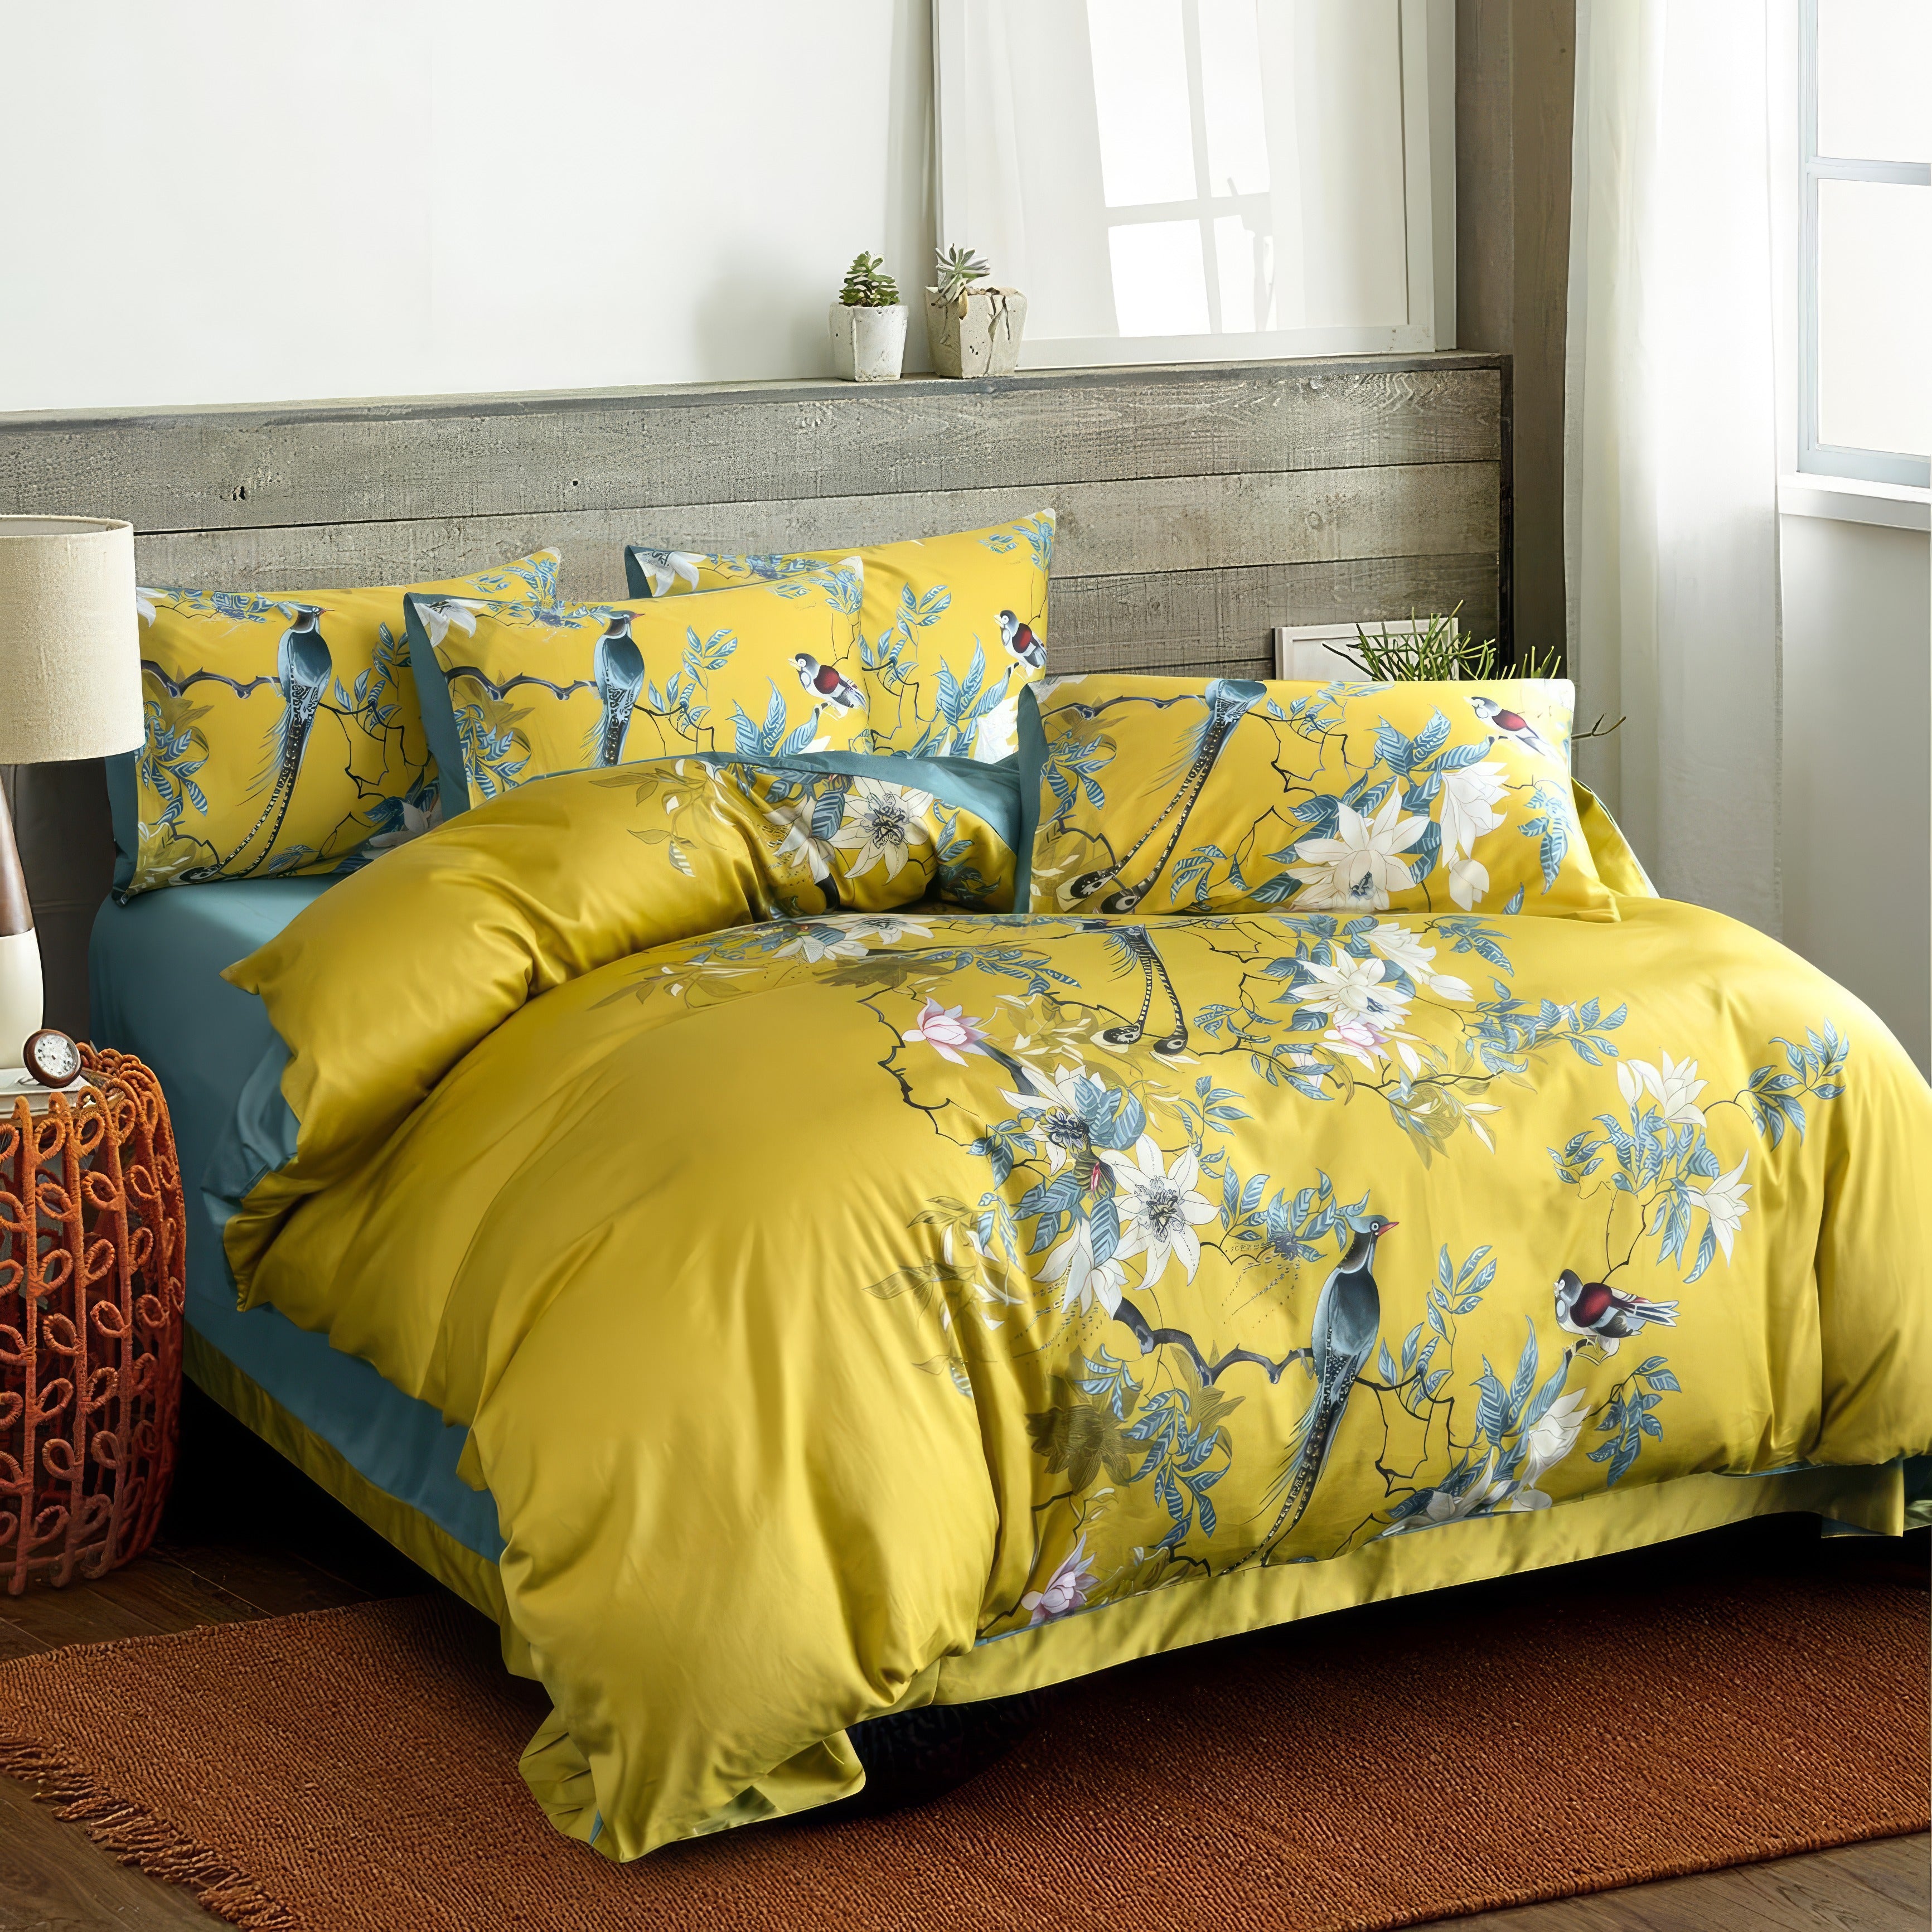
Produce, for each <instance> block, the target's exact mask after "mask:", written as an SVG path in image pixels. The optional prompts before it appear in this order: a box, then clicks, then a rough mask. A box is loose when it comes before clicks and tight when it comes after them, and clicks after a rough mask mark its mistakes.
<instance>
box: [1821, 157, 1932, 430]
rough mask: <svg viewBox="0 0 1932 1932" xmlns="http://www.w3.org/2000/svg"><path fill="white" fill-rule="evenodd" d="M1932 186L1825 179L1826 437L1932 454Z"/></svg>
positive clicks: (1823, 378)
mask: <svg viewBox="0 0 1932 1932" xmlns="http://www.w3.org/2000/svg"><path fill="white" fill-rule="evenodd" d="M1927 314H1932V187H1905V186H1903V185H1901V184H1899V183H1897V182H1894V181H1820V183H1819V184H1818V440H1819V441H1820V443H1827V444H1832V445H1835V446H1838V447H1839V448H1841V449H1888V450H1898V451H1902V452H1906V453H1907V454H1909V455H1925V454H1927V452H1932V357H1928V356H1927V355H1926V353H1925V318H1926V317H1927Z"/></svg>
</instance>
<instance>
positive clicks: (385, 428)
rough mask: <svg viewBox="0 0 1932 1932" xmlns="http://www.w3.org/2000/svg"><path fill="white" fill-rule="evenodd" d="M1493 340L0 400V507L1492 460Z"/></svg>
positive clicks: (528, 493)
mask: <svg viewBox="0 0 1932 1932" xmlns="http://www.w3.org/2000/svg"><path fill="white" fill-rule="evenodd" d="M1503 388H1504V385H1503V379H1502V371H1501V370H1500V369H1499V368H1498V366H1497V361H1496V358H1494V357H1488V358H1483V357H1464V356H1434V357H1428V358H1424V359H1417V360H1414V361H1410V362H1402V363H1397V364H1394V365H1390V364H1386V363H1385V364H1379V365H1367V366H1364V365H1361V364H1359V363H1356V364H1349V363H1331V362H1301V363H1279V364H1262V365H1247V366H1245V367H1241V368H1228V367H1226V366H1225V365H1219V366H1214V367H1208V368H1176V369H1159V370H1153V369H1147V370H1128V371H1083V372H1066V371H1043V372H1038V373H1035V374H1030V375H1026V376H1022V377H1016V378H1014V379H1012V380H1008V381H1001V382H999V383H991V382H981V383H947V382H941V381H938V380H924V381H915V382H908V383H901V384H898V385H895V386H889V387H882V388H869V387H865V388H858V387H855V386H853V385H851V384H850V383H787V384H781V385H768V386H748V387H745V388H742V389H726V390H718V389H702V390H689V389H672V390H656V391H635V392H624V393H620V394H618V395H600V396H589V397H572V396H550V397H535V398H514V397H511V398H460V399H449V400H445V401H425V402H421V403H410V404H368V405H364V406H361V407H344V406H332V407H324V408H316V409H288V410H193V411H187V412H184V413H180V414H176V415H169V416H142V417H115V416H95V417H80V418H74V417H69V418H63V419H49V418H43V417H31V416H13V417H0V509H4V510H8V511H16V512H21V511H42V512H47V513H54V512H58V511H71V510H75V509H77V508H84V510H85V512H86V514H90V515H95V516H115V517H126V518H127V520H129V521H130V522H131V523H133V524H134V525H135V526H136V528H137V529H148V530H184V529H248V528H252V527H260V526H264V525H269V524H278V523H341V522H358V521H365V520H371V519H379V518H383V519H397V520H401V519H411V518H415V519H421V518H427V517H453V516H462V517H469V516H511V515H518V514H535V513H538V512H542V511H564V510H571V511H588V510H595V509H602V508H625V507H628V506H633V505H644V504H652V503H663V504H697V503H713V504H724V503H730V502H736V501H739V500H741V499H745V498H747V497H756V498H758V499H763V500H769V499H796V498H812V497H826V496H878V495H883V494H889V493H890V494H907V495H910V494H913V493H919V492H923V491H956V490H965V489H978V488H1001V487H1005V488H1010V487H1021V486H1027V485H1034V486H1040V487H1044V486H1047V485H1049V484H1064V483H1092V482H1109V481H1127V480H1130V479H1136V478H1148V477H1156V476H1208V475H1250V474H1254V473H1256V472H1264V471H1269V470H1282V469H1345V468H1355V467H1373V466H1380V465H1385V464H1415V463H1471V462H1495V461H1496V460H1499V458H1500V457H1501V455H1502V417H1503V407H1504V398H1503Z"/></svg>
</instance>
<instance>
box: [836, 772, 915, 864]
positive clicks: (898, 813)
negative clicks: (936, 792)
mask: <svg viewBox="0 0 1932 1932" xmlns="http://www.w3.org/2000/svg"><path fill="white" fill-rule="evenodd" d="M931 810H932V793H930V792H929V791H913V790H910V788H909V787H906V786H904V785H895V784H881V783H880V781H878V780H877V778H856V779H854V780H853V784H852V789H851V790H850V791H848V792H847V793H846V794H845V817H844V822H843V823H841V825H840V826H839V828H838V832H837V833H836V835H835V836H834V837H833V838H832V844H834V845H835V846H837V847H838V849H839V850H841V852H856V853H858V855H859V856H858V857H857V858H856V859H853V861H852V876H853V877H854V878H857V877H860V876H861V875H862V874H865V873H866V872H869V871H871V869H872V868H873V867H874V866H875V865H884V866H885V868H886V877H888V878H889V877H892V874H894V873H895V872H902V871H904V870H905V868H906V865H907V862H909V861H910V858H911V848H912V847H913V846H915V845H930V844H932V832H931V831H930V830H929V829H928V827H927V826H926V820H925V815H926V813H927V812H929V811H931Z"/></svg>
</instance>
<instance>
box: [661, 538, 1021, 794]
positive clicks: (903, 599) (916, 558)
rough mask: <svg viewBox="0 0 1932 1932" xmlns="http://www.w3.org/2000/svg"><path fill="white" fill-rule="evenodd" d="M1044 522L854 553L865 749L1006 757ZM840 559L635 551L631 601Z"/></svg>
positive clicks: (819, 554) (836, 553)
mask: <svg viewBox="0 0 1932 1932" xmlns="http://www.w3.org/2000/svg"><path fill="white" fill-rule="evenodd" d="M1053 531H1054V513H1053V512H1052V511H1051V510H1040V511H1037V512H1036V513H1035V514H1033V515H1031V516H1029V517H1019V518H1018V519H1017V520H1015V521H1014V522H1013V523H999V524H995V525H994V526H992V527H991V528H989V529H981V530H962V531H959V532H957V533H956V534H954V535H947V536H937V537H924V538H916V539H915V540H913V541H910V542H906V543H891V544H872V545H871V546H869V547H866V548H865V549H862V550H859V551H858V553H857V554H858V556H859V559H860V561H861V562H862V564H863V565H864V566H865V608H864V610H863V611H862V613H861V616H860V618H859V631H860V637H859V664H860V665H861V666H862V669H863V671H864V673H865V675H864V678H863V680H862V681H863V682H864V683H865V687H866V690H867V691H868V694H869V695H870V696H871V716H870V718H869V726H870V730H871V742H870V744H869V745H865V746H861V747H860V748H861V749H869V750H871V751H907V752H911V753H914V754H918V755H919V756H922V757H939V756H942V755H943V756H947V757H968V758H979V759H981V760H986V761H987V762H989V763H990V762H992V761H993V760H998V759H1000V758H1004V757H1008V756H1009V755H1010V754H1011V753H1012V751H1013V742H1014V736H1013V734H1014V721H1015V707H1016V705H1017V703H1018V702H1019V694H1020V691H1021V689H1022V687H1023V686H1024V685H1027V684H1028V683H1031V682H1032V681H1033V680H1034V679H1036V678H1037V677H1038V676H1040V672H1041V669H1042V667H1043V664H1044V662H1045V651H1046V625H1047V574H1048V572H1049V570H1050V569H1051V568H1052V562H1053ZM847 554H848V552H847V551H845V550H803V551H799V552H797V553H794V554H792V555H790V556H709V555H706V554H705V553H702V552H700V551H696V550H673V549H668V548H661V547H653V546H648V545H645V544H632V545H631V547H630V548H629V549H628V550H627V551H626V552H625V564H626V566H627V567H628V570H629V572H630V578H631V593H632V595H635V596H645V595H650V596H655V597H668V596H675V595H679V594H680V593H682V592H689V591H694V590H695V591H712V590H716V589H720V588H721V587H725V586H730V585H733V584H739V583H757V582H763V581H767V580H782V579H783V578H784V577H787V576H789V575H791V574H794V573H796V572H798V571H806V570H811V569H814V568H822V567H823V565H825V564H826V563H828V562H833V561H835V560H836V559H838V558H839V557H841V556H845V555H847Z"/></svg>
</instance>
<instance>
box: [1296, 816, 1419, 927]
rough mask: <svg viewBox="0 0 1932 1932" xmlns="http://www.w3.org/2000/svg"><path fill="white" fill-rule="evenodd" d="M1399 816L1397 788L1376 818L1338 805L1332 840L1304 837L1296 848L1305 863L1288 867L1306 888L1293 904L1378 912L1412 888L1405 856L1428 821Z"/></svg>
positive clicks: (1412, 878)
mask: <svg viewBox="0 0 1932 1932" xmlns="http://www.w3.org/2000/svg"><path fill="white" fill-rule="evenodd" d="M1401 812H1402V793H1401V792H1400V790H1398V789H1397V788H1396V787H1394V786H1391V787H1390V790H1389V795H1388V797H1387V798H1386V799H1384V800H1383V801H1382V809H1381V811H1379V812H1377V813H1376V815H1375V817H1373V819H1368V818H1364V817H1363V816H1362V815H1361V813H1360V812H1358V811H1356V810H1355V808H1353V807H1352V806H1350V805H1342V806H1340V807H1339V808H1337V823H1336V833H1337V835H1336V836H1335V837H1334V838H1304V840H1303V841H1301V844H1300V845H1299V846H1298V847H1297V848H1296V852H1295V856H1297V857H1298V859H1301V864H1300V865H1291V866H1289V868H1288V870H1289V876H1290V877H1292V878H1296V879H1299V880H1301V882H1302V883H1303V884H1304V886H1307V891H1306V892H1303V893H1302V894H1301V895H1300V896H1299V897H1298V898H1297V899H1296V901H1295V904H1297V905H1298V906H1301V907H1309V908H1310V909H1313V908H1316V907H1322V906H1366V907H1368V908H1369V909H1370V910H1372V911H1376V912H1379V911H1381V910H1383V909H1384V908H1385V907H1386V906H1387V905H1388V902H1389V895H1390V893H1391V892H1403V891H1406V889H1408V888H1409V886H1412V884H1414V883H1415V877H1414V874H1412V872H1411V871H1409V862H1408V860H1407V859H1405V858H1403V856H1402V855H1403V853H1405V852H1406V851H1407V850H1409V847H1411V846H1412V845H1413V844H1415V842H1416V841H1417V840H1418V838H1421V836H1422V835H1423V834H1424V832H1427V830H1428V829H1429V820H1427V819H1426V818H1404V817H1402V816H1401Z"/></svg>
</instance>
